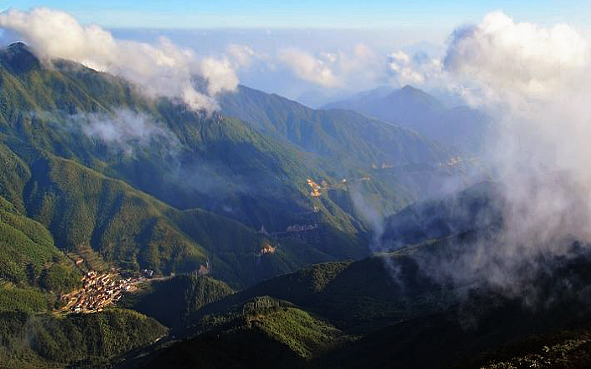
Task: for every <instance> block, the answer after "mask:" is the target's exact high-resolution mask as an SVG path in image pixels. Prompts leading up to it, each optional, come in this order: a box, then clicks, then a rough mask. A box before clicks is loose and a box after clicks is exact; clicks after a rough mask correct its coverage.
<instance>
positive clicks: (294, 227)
mask: <svg viewBox="0 0 591 369" xmlns="http://www.w3.org/2000/svg"><path fill="white" fill-rule="evenodd" d="M317 228H318V224H316V223H314V224H302V225H300V224H294V225H290V226H289V227H287V228H286V229H285V232H302V231H311V230H313V229H317Z"/></svg>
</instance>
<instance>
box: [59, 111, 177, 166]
mask: <svg viewBox="0 0 591 369" xmlns="http://www.w3.org/2000/svg"><path fill="white" fill-rule="evenodd" d="M71 119H72V122H73V123H75V128H76V129H80V130H81V131H82V133H83V134H84V135H86V136H88V137H90V138H92V139H93V140H96V141H99V142H101V143H103V144H105V145H106V146H107V147H109V148H112V149H116V150H120V151H123V152H124V153H125V154H126V155H133V152H134V149H136V148H152V149H153V148H154V146H153V145H154V144H156V143H157V144H159V145H160V146H161V147H162V148H163V149H165V150H166V151H167V152H168V153H173V152H174V151H175V150H176V149H177V148H178V146H179V144H180V143H179V141H178V138H177V137H176V136H175V135H174V134H173V133H172V132H171V131H169V130H168V129H166V128H165V126H163V125H161V124H158V123H157V122H155V121H153V120H152V119H150V118H149V117H148V116H146V115H144V114H140V113H136V112H133V111H131V110H124V109H122V110H117V111H115V112H114V113H113V114H110V115H107V114H77V115H75V116H72V117H71Z"/></svg>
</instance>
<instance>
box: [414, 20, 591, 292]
mask: <svg viewBox="0 0 591 369" xmlns="http://www.w3.org/2000/svg"><path fill="white" fill-rule="evenodd" d="M444 73H446V74H448V78H450V79H451V80H452V81H453V83H455V84H457V86H462V88H464V89H465V90H466V91H468V93H469V94H470V96H471V97H473V98H472V99H471V101H472V103H473V104H476V105H478V106H479V107H481V108H483V109H486V110H488V111H489V113H490V114H491V116H493V117H494V118H495V119H496V121H497V122H496V124H497V128H498V134H497V136H495V139H494V140H490V141H489V143H488V145H489V152H490V156H489V157H488V158H486V159H487V164H488V165H489V167H490V168H491V170H492V171H493V172H494V173H496V179H497V181H498V186H499V188H500V189H501V193H502V196H501V197H502V201H503V207H502V216H503V219H504V221H503V227H502V229H501V230H500V231H499V232H498V234H496V235H495V236H494V237H487V238H482V239H479V240H477V241H475V242H473V245H472V247H471V248H469V249H466V248H465V247H458V249H457V250H455V251H454V252H453V253H450V255H451V256H450V257H448V258H446V259H440V258H438V259H437V260H431V259H429V258H423V259H421V260H420V261H421V263H420V264H421V265H422V269H423V271H425V272H426V273H427V274H428V275H431V276H433V277H435V278H436V279H437V280H440V281H445V282H447V283H449V282H452V283H455V284H456V285H457V286H461V285H466V284H468V283H470V282H474V281H479V282H483V283H485V284H487V285H489V286H492V287H494V288H495V289H498V290H501V291H504V292H506V293H508V294H509V295H510V296H524V295H526V297H528V298H530V299H529V300H530V301H531V300H532V299H533V298H532V296H534V297H535V295H536V293H537V292H538V291H537V290H536V289H535V281H536V280H535V278H536V277H537V276H538V275H540V273H541V272H543V271H544V270H545V269H544V268H547V266H548V265H547V262H548V261H549V260H553V258H557V257H561V258H568V257H570V256H572V255H574V254H573V247H572V242H573V240H579V241H581V242H582V244H583V245H584V244H585V243H587V242H589V241H591V166H590V165H589V164H590V163H591V162H590V159H589V158H591V147H590V145H589V143H588V141H589V138H590V137H591V116H590V115H589V114H588V106H589V96H591V84H590V83H589V82H590V81H591V78H590V77H591V64H590V58H589V47H588V42H587V40H585V39H584V37H582V36H581V35H580V34H579V33H578V32H577V31H576V30H574V29H573V28H571V27H569V26H568V25H564V24H560V25H556V26H554V27H550V28H543V27H540V26H537V25H534V24H529V23H516V22H514V21H513V20H512V19H511V18H509V17H508V16H507V15H505V14H503V13H500V12H495V13H491V14H489V15H487V16H486V17H485V18H484V20H483V21H482V23H480V24H478V25H473V26H468V27H462V28H460V29H458V30H456V31H455V32H454V33H453V35H452V38H451V40H450V44H449V48H448V50H447V55H446V57H445V61H444ZM491 137H492V136H491ZM498 201H501V200H500V199H499V200H498Z"/></svg>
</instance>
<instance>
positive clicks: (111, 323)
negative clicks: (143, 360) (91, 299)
mask: <svg viewBox="0 0 591 369" xmlns="http://www.w3.org/2000/svg"><path fill="white" fill-rule="evenodd" d="M165 334H166V328H164V327H163V326H162V325H160V324H159V323H158V322H156V321H155V320H153V319H151V318H147V317H145V316H143V315H141V314H139V313H136V312H133V311H129V310H120V309H114V310H108V311H105V312H102V313H96V314H79V315H68V316H66V317H57V316H53V315H49V314H40V315H30V314H26V313H0V337H2V339H1V340H0V357H1V358H2V361H1V364H2V367H8V368H22V367H32V366H36V367H66V366H67V365H70V364H75V363H96V364H103V365H104V364H107V363H108V362H109V359H112V358H114V357H116V356H118V355H121V354H123V353H125V352H127V351H129V350H131V349H134V348H138V347H142V346H146V345H148V344H150V343H152V342H153V341H154V340H156V339H158V338H160V337H162V336H164V335H165Z"/></svg>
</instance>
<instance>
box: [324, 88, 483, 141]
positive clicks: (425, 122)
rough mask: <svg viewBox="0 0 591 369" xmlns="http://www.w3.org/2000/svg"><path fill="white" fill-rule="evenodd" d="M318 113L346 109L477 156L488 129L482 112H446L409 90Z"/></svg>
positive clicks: (374, 94)
mask: <svg viewBox="0 0 591 369" xmlns="http://www.w3.org/2000/svg"><path fill="white" fill-rule="evenodd" d="M321 109H326V110H333V109H338V110H340V109H346V110H352V111H356V112H358V113H361V114H364V115H367V116H368V117H374V118H377V119H381V120H383V121H386V122H392V123H396V124H399V125H401V126H403V127H407V128H410V129H414V130H416V131H417V132H419V133H421V134H422V135H424V136H425V137H428V138H430V139H432V140H436V141H439V142H444V143H447V144H452V145H454V146H456V147H458V148H461V149H464V150H468V151H470V152H478V151H479V150H480V148H481V145H482V144H483V142H484V141H483V140H484V137H485V136H486V134H487V129H488V128H489V125H490V122H489V119H488V118H487V117H486V115H484V114H483V113H482V112H480V111H478V110H475V109H471V108H469V107H467V106H459V107H455V108H452V109H448V108H446V107H445V106H444V105H443V104H441V103H440V102H439V101H438V100H437V99H436V98H434V97H433V96H431V95H429V94H427V93H425V92H424V91H421V90H419V89H417V88H414V87H412V86H409V85H407V86H404V87H403V88H401V89H399V90H393V91H390V92H389V93H388V94H384V93H383V90H381V89H379V90H375V91H368V92H364V93H360V94H358V95H356V96H353V97H351V98H349V99H346V100H342V101H336V102H333V103H330V104H327V105H325V106H323V107H322V108H321Z"/></svg>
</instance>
